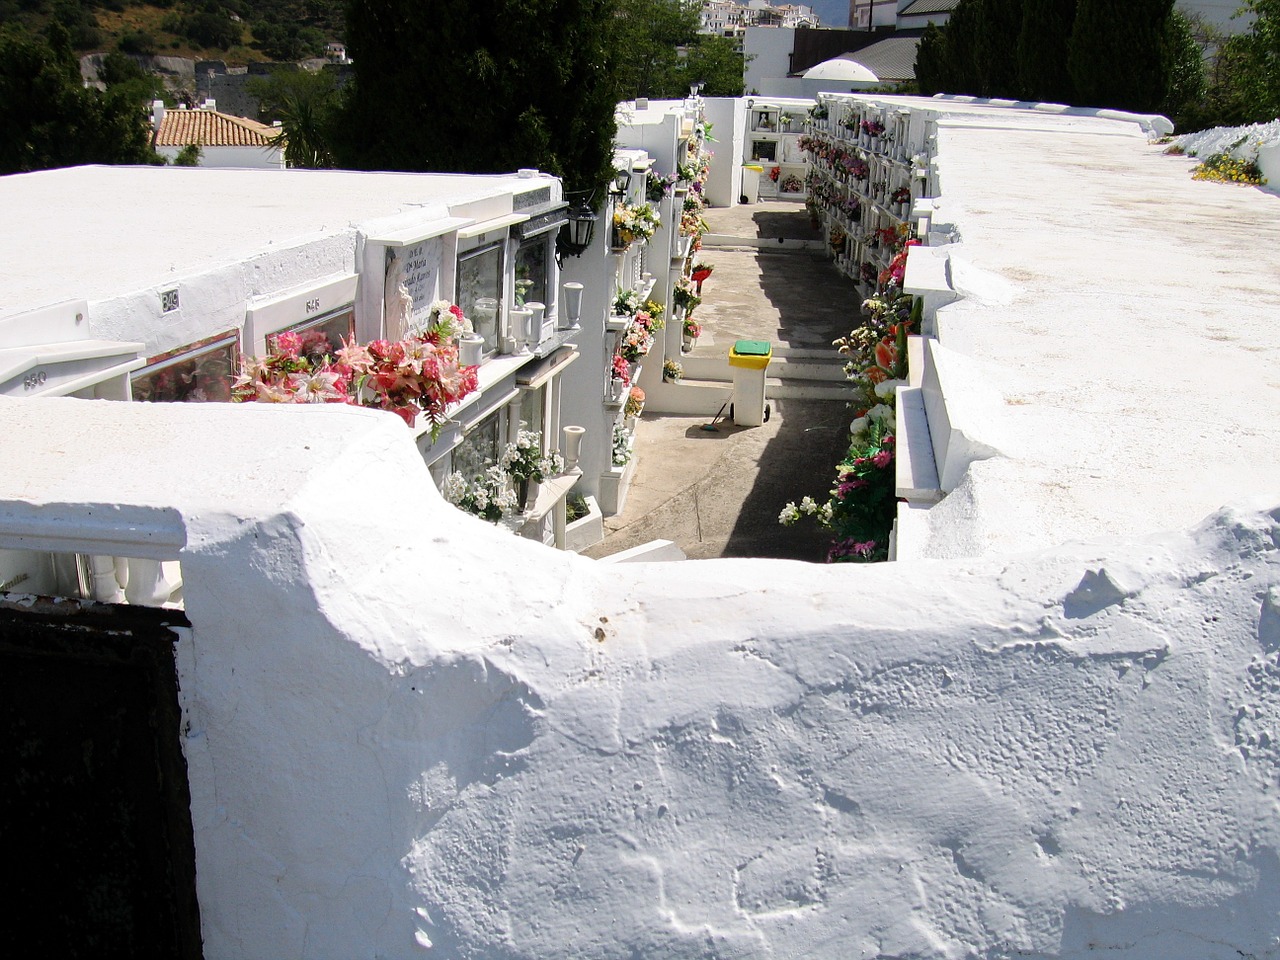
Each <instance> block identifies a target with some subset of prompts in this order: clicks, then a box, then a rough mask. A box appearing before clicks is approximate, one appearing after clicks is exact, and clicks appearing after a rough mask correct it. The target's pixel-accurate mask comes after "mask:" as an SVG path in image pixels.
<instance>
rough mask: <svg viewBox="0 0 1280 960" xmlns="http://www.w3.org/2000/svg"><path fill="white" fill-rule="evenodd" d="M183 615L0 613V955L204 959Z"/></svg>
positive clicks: (69, 607) (16, 606)
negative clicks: (177, 656)
mask: <svg viewBox="0 0 1280 960" xmlns="http://www.w3.org/2000/svg"><path fill="white" fill-rule="evenodd" d="M189 625H190V624H189V622H188V621H187V619H186V616H185V615H184V614H183V613H182V612H181V611H179V610H164V609H151V608H147V607H137V606H115V605H108V604H95V603H91V602H87V601H77V600H39V601H36V602H35V603H34V604H32V603H20V602H16V601H10V600H7V599H4V598H0V851H2V852H3V858H4V866H3V871H4V874H5V875H7V880H6V882H5V883H4V888H5V892H4V894H3V895H0V918H2V919H0V953H3V954H4V955H5V956H11V957H17V956H46V957H54V956H59V957H81V956H84V957H116V956H130V957H182V958H198V957H200V956H201V941H200V916H199V908H198V905H197V902H196V888H195V851H194V846H193V841H192V832H191V813H190V795H189V791H188V787H187V771H186V763H185V761H184V759H183V756H182V751H181V747H180V744H179V724H180V713H179V709H178V699H177V691H178V682H177V672H176V669H175V665H174V643H175V642H176V640H177V635H176V634H175V632H174V631H173V630H172V629H170V628H171V627H174V626H189Z"/></svg>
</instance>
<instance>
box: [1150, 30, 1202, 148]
mask: <svg viewBox="0 0 1280 960" xmlns="http://www.w3.org/2000/svg"><path fill="white" fill-rule="evenodd" d="M1164 46H1165V56H1166V60H1167V63H1168V72H1169V81H1168V88H1167V91H1166V93H1165V99H1164V103H1162V104H1161V105H1160V112H1161V113H1163V114H1164V115H1165V116H1166V117H1168V118H1169V119H1170V120H1172V121H1173V122H1174V125H1175V127H1177V128H1178V129H1183V128H1184V126H1185V119H1186V118H1187V117H1188V116H1189V115H1191V114H1192V113H1194V112H1195V111H1196V110H1198V109H1199V106H1200V104H1201V103H1203V102H1204V95H1205V72H1204V51H1203V49H1202V48H1201V46H1200V44H1199V43H1198V42H1197V41H1196V37H1195V34H1194V33H1193V32H1192V23H1191V21H1190V20H1189V19H1188V18H1187V16H1186V14H1184V13H1182V11H1180V10H1174V11H1173V12H1172V13H1171V14H1170V15H1169V19H1168V20H1167V21H1166V22H1165V37H1164Z"/></svg>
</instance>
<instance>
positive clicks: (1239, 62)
mask: <svg viewBox="0 0 1280 960" xmlns="http://www.w3.org/2000/svg"><path fill="white" fill-rule="evenodd" d="M1245 9H1246V10H1248V11H1249V12H1251V13H1253V15H1254V18H1255V19H1254V25H1253V30H1252V31H1250V32H1249V33H1247V34H1244V35H1241V36H1236V37H1232V38H1231V39H1230V40H1228V41H1227V42H1226V43H1225V44H1224V45H1223V48H1222V52H1221V54H1220V56H1219V63H1217V64H1216V65H1215V66H1216V67H1217V68H1218V75H1216V76H1215V77H1214V80H1215V81H1216V82H1215V83H1213V84H1212V85H1211V89H1210V97H1211V98H1214V99H1216V100H1217V101H1218V102H1220V103H1221V104H1222V105H1223V107H1224V109H1226V110H1227V111H1228V112H1229V114H1230V115H1231V116H1232V118H1233V120H1234V121H1235V122H1237V123H1262V122H1266V121H1269V120H1274V119H1276V118H1277V117H1280V0H1247V2H1246V3H1245Z"/></svg>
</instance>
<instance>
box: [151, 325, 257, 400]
mask: <svg viewBox="0 0 1280 960" xmlns="http://www.w3.org/2000/svg"><path fill="white" fill-rule="evenodd" d="M238 352H239V338H238V337H237V335H236V334H235V333H234V332H232V333H224V334H221V335H219V336H216V337H210V338H208V339H207V340H201V341H200V342H199V343H193V344H189V345H187V346H185V347H180V348H179V349H177V350H170V351H169V352H168V353H162V354H160V355H159V356H157V357H152V358H151V359H150V360H149V361H148V362H147V365H146V366H145V367H143V368H142V369H141V370H139V371H137V372H136V373H134V374H133V375H132V376H131V377H130V380H129V382H130V385H131V388H132V392H133V399H134V400H143V401H148V402H157V403H209V402H214V401H218V402H225V401H229V400H230V399H231V385H232V384H233V383H235V379H236V376H235V375H236V355H237V353H238Z"/></svg>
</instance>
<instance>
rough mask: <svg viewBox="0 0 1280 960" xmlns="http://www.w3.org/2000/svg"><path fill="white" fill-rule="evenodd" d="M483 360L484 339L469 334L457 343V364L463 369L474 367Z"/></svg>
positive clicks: (474, 334)
mask: <svg viewBox="0 0 1280 960" xmlns="http://www.w3.org/2000/svg"><path fill="white" fill-rule="evenodd" d="M483 360H484V337H482V336H480V334H478V333H469V334H467V335H466V336H464V337H462V338H461V339H460V340H459V341H458V363H460V364H461V365H462V366H464V367H476V366H479V365H480V363H481V361H483Z"/></svg>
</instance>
